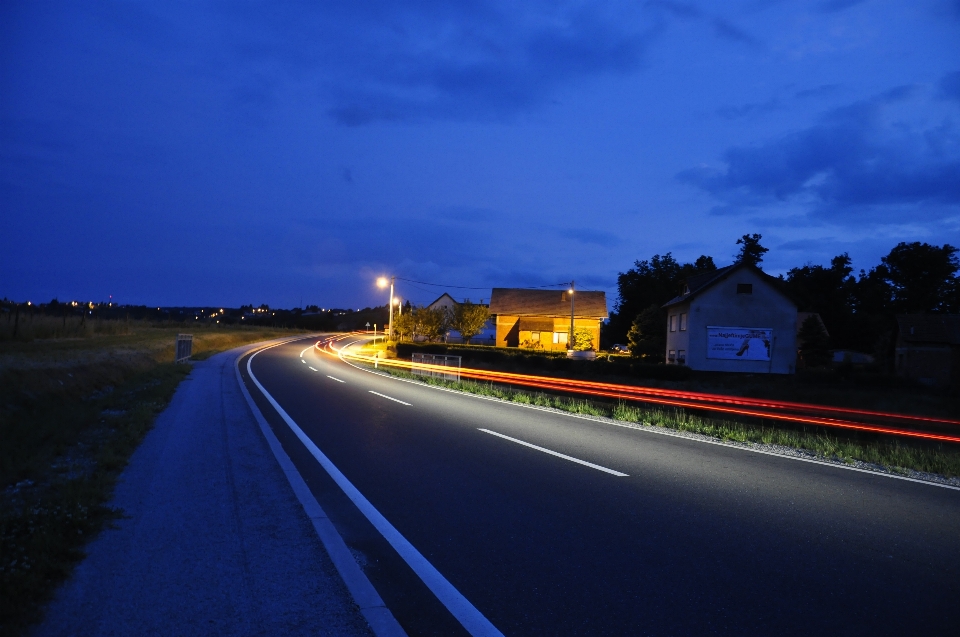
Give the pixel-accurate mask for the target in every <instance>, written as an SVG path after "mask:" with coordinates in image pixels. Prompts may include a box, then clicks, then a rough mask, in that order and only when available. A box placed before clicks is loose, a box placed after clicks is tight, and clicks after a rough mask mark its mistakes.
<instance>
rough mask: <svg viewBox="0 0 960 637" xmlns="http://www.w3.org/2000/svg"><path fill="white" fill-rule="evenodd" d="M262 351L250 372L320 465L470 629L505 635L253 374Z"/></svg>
mask: <svg viewBox="0 0 960 637" xmlns="http://www.w3.org/2000/svg"><path fill="white" fill-rule="evenodd" d="M261 351H263V350H260V351H258V352H257V353H256V354H254V355H253V356H251V357H250V358H248V359H247V374H248V375H249V376H250V380H252V381H253V384H254V385H256V386H257V389H259V390H260V393H262V394H263V397H264V398H266V399H267V402H269V403H270V404H271V405H272V406H273V408H274V409H276V410H277V414H279V415H280V417H281V418H282V419H283V421H284V422H285V423H287V426H288V427H290V430H291V431H292V432H293V433H294V435H296V437H297V438H299V439H300V442H302V443H303V446H304V447H306V448H307V450H308V451H309V452H310V453H311V454H312V455H313V457H314V458H316V460H317V462H319V463H320V466H321V467H323V468H324V470H325V471H326V472H327V474H328V475H329V476H330V477H331V478H333V481H334V482H336V483H337V486H339V487H340V489H341V490H342V491H343V492H344V494H346V496H347V497H348V498H350V501H351V502H353V504H354V506H356V507H357V509H359V510H360V512H361V513H363V515H364V516H365V517H366V518H367V519H368V520H370V523H371V524H373V526H374V528H376V529H377V530H378V531H380V535H382V536H383V538H384V539H385V540H386V541H387V542H388V543H389V544H390V546H392V547H393V549H394V550H395V551H396V552H397V553H398V554H399V555H400V557H401V558H403V561H404V562H406V563H407V565H408V566H409V567H410V568H411V569H413V572H414V573H416V574H417V576H419V577H420V580H421V581H422V582H423V583H424V584H426V585H427V588H429V589H430V591H431V592H432V593H433V594H434V595H435V596H436V598H437V599H438V600H440V603H441V604H443V605H444V606H445V607H446V609H447V610H448V611H450V614H451V615H453V616H454V617H456V618H457V621H459V622H460V624H461V625H462V626H463V627H464V628H465V629H466V630H467V632H468V633H470V634H471V635H475V636H478V637H480V636H483V637H486V636H487V635H489V636H490V637H503V633H501V632H500V631H499V630H497V627H496V626H494V625H493V624H492V623H490V620H489V619H487V618H486V617H484V616H483V614H482V613H481V612H480V611H479V610H477V608H476V607H475V606H474V605H473V604H471V603H470V601H469V600H468V599H467V598H466V597H464V596H463V594H462V593H460V591H458V590H457V589H456V588H454V587H453V584H451V583H450V582H448V581H447V579H446V578H445V577H444V576H443V575H441V574H440V571H438V570H437V569H436V567H434V565H433V564H431V563H430V562H429V561H427V558H425V557H424V556H423V554H421V553H420V551H418V550H417V549H416V548H415V547H414V546H413V544H411V543H410V542H409V540H407V538H405V537H403V535H401V534H400V531H398V530H397V529H396V528H395V527H394V526H393V525H392V524H390V522H388V521H387V518H385V517H383V515H382V514H381V513H380V512H379V511H377V509H376V508H375V507H374V506H373V505H372V504H371V503H370V501H369V500H367V499H366V498H365V497H364V496H363V494H362V493H360V491H358V490H357V488H356V487H355V486H353V483H351V482H350V481H349V480H348V479H347V477H346V476H345V475H343V474H342V473H341V472H340V470H339V469H337V467H336V465H335V464H333V463H332V462H331V461H330V459H329V458H327V456H325V455H324V454H323V452H322V451H320V448H319V447H317V445H316V444H314V442H313V440H311V439H310V437H309V436H307V434H305V433H304V432H303V430H302V429H300V426H299V425H297V423H296V422H294V420H293V418H291V417H290V416H289V414H287V412H286V411H284V410H283V407H281V406H280V404H279V403H278V402H277V401H276V400H274V398H273V396H271V395H270V393H269V392H268V391H267V390H266V389H265V388H264V386H263V385H261V384H260V381H259V380H257V377H256V376H254V374H253V368H252V367H251V363H252V362H253V359H254V357H256V355H257V354H259V353H260V352H261Z"/></svg>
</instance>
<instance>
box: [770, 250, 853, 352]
mask: <svg viewBox="0 0 960 637" xmlns="http://www.w3.org/2000/svg"><path fill="white" fill-rule="evenodd" d="M852 272H853V268H852V267H851V265H850V255H848V254H847V253H843V254H841V255H838V256H835V257H834V258H833V259H831V261H830V267H824V266H822V265H810V264H807V265H805V266H802V267H799V268H792V269H790V270H789V271H788V272H787V277H786V280H785V286H786V289H787V292H788V293H789V294H790V296H791V297H792V298H793V299H794V300H795V301H796V302H797V309H798V310H800V311H801V312H816V313H818V314H819V315H820V318H821V319H823V322H824V324H825V325H827V327H828V329H829V330H830V334H831V336H832V337H833V339H834V343H835V344H836V345H837V346H838V347H843V348H852V349H864V343H863V342H862V338H861V332H860V331H859V330H858V323H859V321H858V320H857V318H858V317H857V316H856V312H857V280H856V279H855V278H854V277H853V275H852ZM867 348H868V349H869V346H867Z"/></svg>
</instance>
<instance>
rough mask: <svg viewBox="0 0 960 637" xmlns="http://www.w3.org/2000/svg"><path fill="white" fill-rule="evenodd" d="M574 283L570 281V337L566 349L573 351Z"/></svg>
mask: <svg viewBox="0 0 960 637" xmlns="http://www.w3.org/2000/svg"><path fill="white" fill-rule="evenodd" d="M574 289H575V288H574V282H573V281H570V290H569V294H570V335H569V336H568V337H567V349H570V350H572V349H573V303H574V301H573V296H574V294H573V293H574Z"/></svg>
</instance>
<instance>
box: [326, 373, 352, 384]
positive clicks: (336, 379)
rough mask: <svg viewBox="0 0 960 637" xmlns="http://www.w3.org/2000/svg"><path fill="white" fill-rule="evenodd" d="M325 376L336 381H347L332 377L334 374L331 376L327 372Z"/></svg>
mask: <svg viewBox="0 0 960 637" xmlns="http://www.w3.org/2000/svg"><path fill="white" fill-rule="evenodd" d="M327 378H329V379H330V380H335V381H337V382H338V383H345V382H347V381H345V380H340V379H339V378H336V377H334V376H331V375H330V374H327Z"/></svg>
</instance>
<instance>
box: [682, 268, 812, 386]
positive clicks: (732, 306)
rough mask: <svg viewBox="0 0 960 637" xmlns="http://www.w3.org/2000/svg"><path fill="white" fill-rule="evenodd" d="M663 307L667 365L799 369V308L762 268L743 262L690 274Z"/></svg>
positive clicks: (774, 370) (761, 371)
mask: <svg viewBox="0 0 960 637" xmlns="http://www.w3.org/2000/svg"><path fill="white" fill-rule="evenodd" d="M663 307H664V308H666V309H667V348H666V352H665V355H666V360H667V363H669V364H680V365H687V366H688V367H691V368H692V369H698V370H706V371H717V372H748V373H753V374H792V373H794V372H795V371H796V366H797V306H796V304H795V303H794V302H793V301H792V300H791V299H790V298H788V297H787V296H786V294H785V293H784V292H782V291H781V289H780V285H779V282H778V280H777V279H775V278H774V277H772V276H770V275H768V274H764V273H763V271H762V270H760V269H759V268H755V267H753V266H749V265H743V264H739V265H732V266H728V267H726V268H720V269H719V270H716V271H714V272H708V273H706V274H701V275H697V276H695V277H691V278H690V279H689V280H688V281H687V283H686V285H685V287H684V290H683V293H682V294H681V295H680V296H678V297H676V298H674V299H672V300H670V301H668V302H667V303H666V304H665V305H664V306H663Z"/></svg>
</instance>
